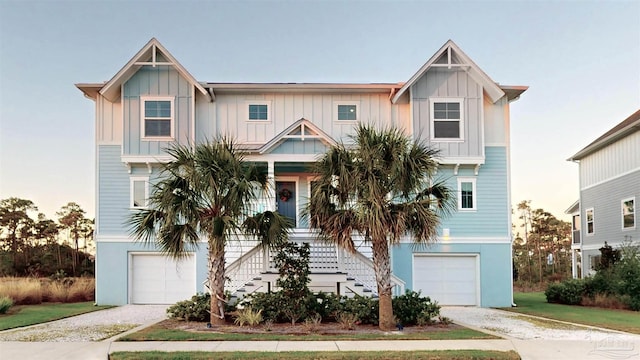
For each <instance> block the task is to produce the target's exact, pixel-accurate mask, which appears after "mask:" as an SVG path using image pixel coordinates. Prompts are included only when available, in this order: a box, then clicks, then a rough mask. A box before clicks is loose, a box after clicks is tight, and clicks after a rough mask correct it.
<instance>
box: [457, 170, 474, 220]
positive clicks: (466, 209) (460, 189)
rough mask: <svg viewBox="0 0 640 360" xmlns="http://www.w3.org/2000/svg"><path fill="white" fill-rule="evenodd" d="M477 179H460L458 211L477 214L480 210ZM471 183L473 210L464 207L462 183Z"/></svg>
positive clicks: (463, 177)
mask: <svg viewBox="0 0 640 360" xmlns="http://www.w3.org/2000/svg"><path fill="white" fill-rule="evenodd" d="M476 180H477V179H476V178H474V177H465V176H460V177H458V211H459V212H475V211H477V210H478V192H477V189H476ZM463 182H464V183H468V182H470V183H471V202H472V205H473V206H472V207H471V208H463V207H462V183H463Z"/></svg>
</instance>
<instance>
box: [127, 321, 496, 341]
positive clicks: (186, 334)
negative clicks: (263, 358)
mask: <svg viewBox="0 0 640 360" xmlns="http://www.w3.org/2000/svg"><path fill="white" fill-rule="evenodd" d="M462 339H497V337H495V336H492V335H489V334H485V333H482V332H479V331H475V330H471V329H467V328H456V329H448V330H447V329H444V330H438V331H424V332H419V333H397V334H395V333H394V334H391V335H385V334H369V333H356V332H354V333H353V334H340V335H337V334H336V335H326V334H308V335H300V334H295V335H285V334H269V333H266V334H265V333H256V334H240V333H221V332H193V331H185V330H179V329H166V328H164V327H162V326H161V325H153V326H150V327H148V328H146V329H142V330H140V331H138V332H135V333H133V334H129V335H127V336H124V337H122V338H120V339H118V341H336V340H462Z"/></svg>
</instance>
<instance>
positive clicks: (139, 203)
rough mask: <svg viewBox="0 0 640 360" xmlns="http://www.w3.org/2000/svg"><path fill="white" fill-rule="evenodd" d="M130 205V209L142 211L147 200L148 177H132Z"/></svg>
mask: <svg viewBox="0 0 640 360" xmlns="http://www.w3.org/2000/svg"><path fill="white" fill-rule="evenodd" d="M130 199H131V200H130V203H129V207H130V208H132V209H144V208H146V207H147V200H148V199H149V177H147V176H132V177H131V188H130Z"/></svg>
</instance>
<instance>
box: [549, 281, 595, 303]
mask: <svg viewBox="0 0 640 360" xmlns="http://www.w3.org/2000/svg"><path fill="white" fill-rule="evenodd" d="M584 291H585V281H584V280H581V279H571V280H565V281H563V282H561V283H555V284H549V286H548V287H547V290H546V291H545V292H544V294H545V296H546V297H547V302H549V303H559V304H567V305H579V304H580V303H581V302H582V296H583V294H584Z"/></svg>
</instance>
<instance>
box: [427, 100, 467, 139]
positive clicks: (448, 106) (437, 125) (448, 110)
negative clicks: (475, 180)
mask: <svg viewBox="0 0 640 360" xmlns="http://www.w3.org/2000/svg"><path fill="white" fill-rule="evenodd" d="M430 103H431V139H433V140H462V139H463V125H464V123H463V116H462V114H463V113H464V112H463V108H462V106H463V103H462V99H448V98H434V99H431V101H430Z"/></svg>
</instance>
